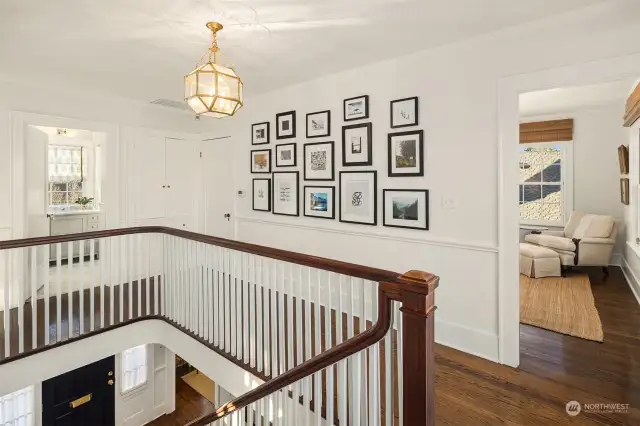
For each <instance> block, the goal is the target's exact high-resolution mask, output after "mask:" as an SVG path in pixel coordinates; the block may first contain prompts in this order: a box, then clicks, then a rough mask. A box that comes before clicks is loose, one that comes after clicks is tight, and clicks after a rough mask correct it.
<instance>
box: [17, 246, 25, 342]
mask: <svg viewBox="0 0 640 426" xmlns="http://www.w3.org/2000/svg"><path fill="white" fill-rule="evenodd" d="M17 253H18V259H19V260H20V261H21V262H22V261H23V256H24V249H22V248H20V249H18V252H17ZM21 269H22V268H21ZM22 276H23V277H24V273H23V274H22ZM23 279H24V278H23ZM23 279H21V280H19V281H18V300H17V302H18V353H22V352H24V299H25V298H24V286H25V283H24V282H23Z"/></svg>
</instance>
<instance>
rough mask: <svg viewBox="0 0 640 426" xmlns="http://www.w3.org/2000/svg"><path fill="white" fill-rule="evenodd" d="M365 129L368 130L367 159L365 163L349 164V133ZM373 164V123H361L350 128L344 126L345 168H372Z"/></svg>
mask: <svg viewBox="0 0 640 426" xmlns="http://www.w3.org/2000/svg"><path fill="white" fill-rule="evenodd" d="M361 127H365V128H366V129H367V152H368V154H367V159H366V160H365V161H357V162H351V163H347V142H346V136H347V131H348V130H350V129H357V128H361ZM372 164H373V125H372V123H370V122H369V123H359V124H350V125H348V126H342V166H343V167H352V166H370V165H372Z"/></svg>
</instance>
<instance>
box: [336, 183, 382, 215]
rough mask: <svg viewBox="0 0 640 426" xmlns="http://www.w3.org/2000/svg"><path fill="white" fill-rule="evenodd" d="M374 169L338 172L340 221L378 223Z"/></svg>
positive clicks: (376, 187)
mask: <svg viewBox="0 0 640 426" xmlns="http://www.w3.org/2000/svg"><path fill="white" fill-rule="evenodd" d="M377 185H378V184H377V172H376V171H364V172H361V171H342V172H340V200H339V206H338V207H339V210H340V214H339V217H340V219H339V220H340V222H346V223H358V224H361V225H372V226H376V225H377V224H378V210H377V206H378V194H377V192H378V186H377Z"/></svg>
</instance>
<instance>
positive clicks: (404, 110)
mask: <svg viewBox="0 0 640 426" xmlns="http://www.w3.org/2000/svg"><path fill="white" fill-rule="evenodd" d="M417 125H418V97H417V96H414V97H412V98H405V99H396V100H395V101H391V128H392V129H397V128H399V127H409V126H417Z"/></svg>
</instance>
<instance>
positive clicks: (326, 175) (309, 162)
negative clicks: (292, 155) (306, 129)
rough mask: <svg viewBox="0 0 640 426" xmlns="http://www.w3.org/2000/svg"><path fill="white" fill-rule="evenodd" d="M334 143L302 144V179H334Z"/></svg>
mask: <svg viewBox="0 0 640 426" xmlns="http://www.w3.org/2000/svg"><path fill="white" fill-rule="evenodd" d="M333 148H334V143H333V142H317V143H307V144H305V145H304V180H334V179H335V175H334V166H333V163H334V150H333Z"/></svg>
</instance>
